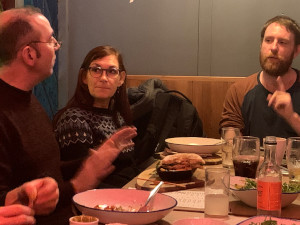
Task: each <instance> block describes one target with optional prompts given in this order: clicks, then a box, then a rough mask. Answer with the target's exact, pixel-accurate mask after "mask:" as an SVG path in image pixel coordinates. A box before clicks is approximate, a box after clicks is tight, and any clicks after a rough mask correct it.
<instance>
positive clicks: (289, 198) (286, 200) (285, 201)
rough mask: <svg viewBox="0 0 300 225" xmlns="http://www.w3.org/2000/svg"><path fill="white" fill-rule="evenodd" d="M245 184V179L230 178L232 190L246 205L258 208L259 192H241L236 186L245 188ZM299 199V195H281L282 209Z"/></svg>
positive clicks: (254, 190)
mask: <svg viewBox="0 0 300 225" xmlns="http://www.w3.org/2000/svg"><path fill="white" fill-rule="evenodd" d="M244 183H245V177H239V176H232V177H230V190H231V191H232V193H233V194H234V195H235V196H236V197H238V198H239V199H240V200H241V201H242V202H244V203H245V204H246V205H248V206H251V207H254V208H256V204H257V190H256V189H252V190H239V189H237V188H236V187H235V184H238V185H241V186H243V185H244ZM297 197H298V192H297V193H282V195H281V207H282V208H283V207H286V206H288V205H289V204H291V203H292V202H293V201H294V200H295V199H296V198H297Z"/></svg>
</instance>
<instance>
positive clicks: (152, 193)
mask: <svg viewBox="0 0 300 225" xmlns="http://www.w3.org/2000/svg"><path fill="white" fill-rule="evenodd" d="M163 184H164V182H163V181H161V182H159V184H158V185H157V186H156V187H155V188H154V189H153V190H152V191H151V192H150V194H149V197H148V199H147V201H146V203H145V205H144V206H142V207H141V208H140V209H139V212H148V211H149V209H148V208H147V205H148V203H149V202H150V200H151V199H152V198H153V197H154V196H155V194H156V193H157V192H158V190H159V189H160V187H161V186H162V185H163Z"/></svg>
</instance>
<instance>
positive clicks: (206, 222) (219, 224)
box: [173, 218, 228, 225]
mask: <svg viewBox="0 0 300 225" xmlns="http://www.w3.org/2000/svg"><path fill="white" fill-rule="evenodd" d="M173 225H228V223H225V222H223V221H220V220H216V219H210V218H191V219H182V220H177V221H175V223H173Z"/></svg>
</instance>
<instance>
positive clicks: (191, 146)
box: [165, 137, 222, 154]
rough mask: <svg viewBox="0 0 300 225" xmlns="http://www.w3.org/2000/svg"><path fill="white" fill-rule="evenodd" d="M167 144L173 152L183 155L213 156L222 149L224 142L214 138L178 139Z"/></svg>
mask: <svg viewBox="0 0 300 225" xmlns="http://www.w3.org/2000/svg"><path fill="white" fill-rule="evenodd" d="M165 142H166V143H167V145H168V147H169V148H170V149H171V150H173V151H175V152H182V153H198V154H213V153H216V152H218V151H219V150H221V148H222V141H221V140H220V139H214V138H200V137H176V138H168V139H166V140H165Z"/></svg>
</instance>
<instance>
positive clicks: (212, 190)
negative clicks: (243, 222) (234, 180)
mask: <svg viewBox="0 0 300 225" xmlns="http://www.w3.org/2000/svg"><path fill="white" fill-rule="evenodd" d="M229 186H230V170H229V169H227V168H206V169H205V194H204V195H205V197H204V198H205V200H204V204H205V206H204V213H205V216H209V217H225V216H228V208H229Z"/></svg>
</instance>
